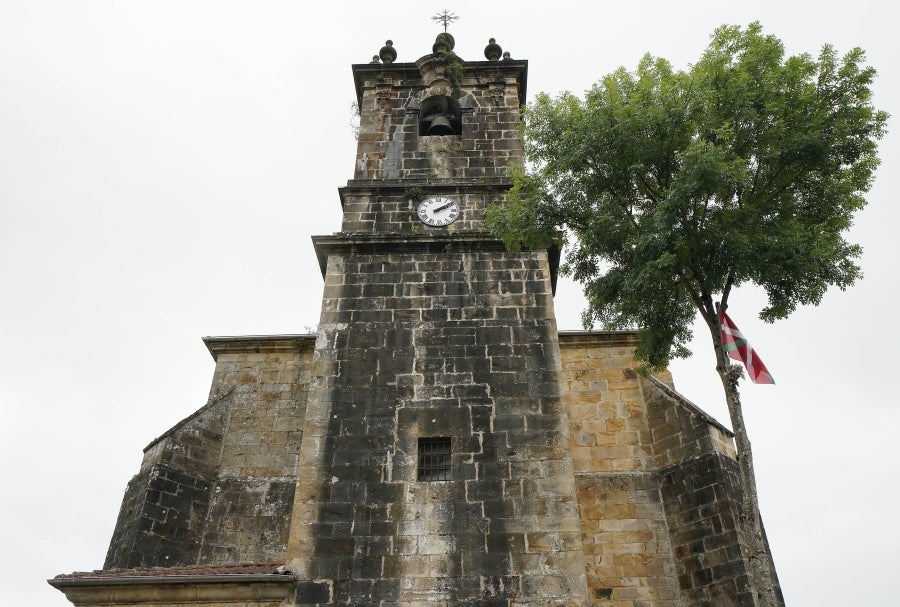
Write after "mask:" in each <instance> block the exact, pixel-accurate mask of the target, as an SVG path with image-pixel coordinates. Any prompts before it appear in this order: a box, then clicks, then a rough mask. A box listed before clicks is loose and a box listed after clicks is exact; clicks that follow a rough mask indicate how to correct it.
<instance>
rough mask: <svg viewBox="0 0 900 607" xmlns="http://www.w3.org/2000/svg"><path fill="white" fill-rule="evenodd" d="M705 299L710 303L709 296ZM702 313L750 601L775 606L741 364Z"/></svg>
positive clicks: (713, 319) (715, 323)
mask: <svg viewBox="0 0 900 607" xmlns="http://www.w3.org/2000/svg"><path fill="white" fill-rule="evenodd" d="M709 303H710V304H712V300H711V299H710V301H709ZM710 308H712V305H710ZM716 309H717V307H716ZM702 315H703V317H704V320H705V321H706V324H707V325H708V326H709V330H710V333H711V334H712V340H713V344H714V345H715V351H716V371H717V372H718V373H719V379H720V380H721V381H722V388H723V389H724V390H725V401H726V402H727V403H728V413H729V415H730V417H731V427H732V429H733V430H734V442H735V446H736V447H737V461H738V468H739V470H740V477H741V489H742V491H741V495H742V499H741V513H740V520H741V527H742V528H743V535H744V538H745V541H746V549H747V554H746V555H745V556H746V557H747V560H748V562H749V566H750V583H751V587H752V591H753V594H754V603H755V604H756V605H758V606H759V607H778V606H779V605H782V603H781V602H780V601H779V599H778V594H777V591H776V589H775V583H774V579H773V575H772V567H773V565H772V557H771V555H770V554H769V550H768V545H767V544H766V539H765V536H764V535H763V528H762V519H761V517H760V514H759V500H758V498H757V492H756V476H755V474H754V472H753V452H752V450H751V449H750V439H749V438H748V437H747V429H746V427H745V426H744V414H743V412H742V410H741V397H740V393H739V392H738V380H739V379H740V377H741V367H739V366H737V365H731V364H730V362H729V360H728V356H727V355H726V354H725V349H724V348H723V347H722V330H721V327H720V325H719V316H718V314H717V313H715V314H707V313H702Z"/></svg>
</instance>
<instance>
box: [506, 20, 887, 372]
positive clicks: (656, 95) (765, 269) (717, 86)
mask: <svg viewBox="0 0 900 607" xmlns="http://www.w3.org/2000/svg"><path fill="white" fill-rule="evenodd" d="M864 61H865V56H864V53H863V51H862V50H861V49H859V48H854V49H853V50H851V51H849V52H848V53H846V54H845V55H844V56H843V57H838V55H837V53H836V52H835V50H834V48H832V47H831V46H829V45H826V46H824V47H823V48H822V50H821V52H820V53H819V55H818V57H816V58H814V57H812V56H810V55H807V54H801V55H796V56H791V57H785V53H784V47H783V44H782V43H781V41H780V40H779V39H778V38H776V37H774V36H771V35H766V34H764V33H763V31H762V28H761V26H760V25H759V23H752V24H750V25H749V26H748V27H746V28H740V27H737V26H722V27H720V28H718V29H717V30H716V31H715V32H714V34H713V36H712V39H711V42H710V44H709V46H708V47H707V49H706V51H705V52H704V53H703V55H702V56H701V58H700V59H699V61H697V62H696V63H695V64H694V65H692V66H690V67H689V68H688V69H686V70H676V69H674V68H673V67H672V65H671V64H670V63H669V62H668V61H666V60H665V59H661V58H656V57H652V56H650V55H646V56H645V57H644V58H643V59H642V60H641V61H640V63H639V64H638V66H637V69H636V70H634V71H628V70H626V69H625V68H620V69H618V70H616V71H615V72H613V73H611V74H609V75H607V76H605V77H604V78H602V79H601V80H600V81H599V82H597V83H596V84H595V85H594V86H593V88H591V89H590V90H589V91H587V92H586V94H585V96H584V98H583V99H581V98H579V97H577V96H575V95H572V94H571V93H564V94H562V95H560V96H558V97H555V98H551V97H550V96H548V95H546V94H541V95H539V96H538V97H537V98H536V99H535V101H534V102H532V103H531V104H530V105H529V106H528V107H527V108H526V112H525V126H524V133H525V137H526V153H527V157H528V158H529V160H530V162H531V163H532V164H531V169H532V170H531V172H529V173H526V171H525V170H524V168H522V167H518V168H514V169H512V176H513V178H514V186H513V188H512V190H511V191H510V192H509V195H508V197H507V202H506V203H505V204H502V205H495V206H492V207H491V208H490V209H489V210H488V222H489V225H490V226H491V229H492V230H493V231H494V233H495V234H497V235H498V236H500V237H501V238H503V239H504V241H505V242H506V243H507V246H508V247H510V248H513V249H516V248H520V247H535V246H541V245H545V244H547V242H548V241H550V240H554V239H557V240H558V239H559V238H560V237H561V235H563V236H562V237H564V238H567V239H568V240H569V241H570V245H571V247H570V251H569V253H568V257H567V261H566V264H565V265H564V267H563V270H564V271H567V272H569V273H571V274H572V275H573V276H574V278H575V279H576V280H577V281H579V282H581V283H582V284H583V285H584V289H585V295H586V297H587V302H588V309H587V310H586V311H585V312H584V320H585V324H586V325H593V324H594V323H595V322H598V321H599V322H600V323H602V324H603V325H604V326H606V327H609V328H625V327H637V328H638V329H639V331H640V338H641V340H640V343H641V345H640V346H639V349H638V352H637V356H638V357H639V358H641V359H642V360H644V361H645V362H647V363H649V365H650V366H651V367H662V366H665V365H666V364H667V363H668V361H669V359H670V358H671V357H673V356H675V357H680V356H686V355H687V354H689V352H688V350H687V347H686V344H687V343H688V341H689V339H690V338H691V325H692V322H693V319H694V317H695V313H696V312H697V311H699V312H700V313H701V315H702V316H703V317H704V319H705V320H706V321H707V323H708V324H709V325H710V328H711V330H712V328H713V326H716V327H717V326H718V325H717V324H716V320H715V319H716V311H715V305H714V302H715V300H717V299H718V300H720V301H721V302H722V304H723V305H727V300H728V295H729V293H730V292H731V290H732V289H733V288H734V287H737V286H740V285H742V284H745V283H753V284H756V285H759V286H760V287H762V288H763V289H764V290H765V292H766V293H767V295H768V304H767V306H766V307H765V308H764V309H763V310H762V311H761V314H760V316H761V317H762V318H763V319H764V320H767V321H770V322H771V321H774V320H776V319H781V318H785V317H787V316H788V315H790V314H791V312H793V311H794V310H795V309H796V307H797V306H798V305H801V304H817V303H819V301H820V300H821V298H822V296H823V295H824V293H825V292H826V290H827V289H828V288H829V287H830V286H836V287H838V288H840V289H845V288H846V287H848V286H850V285H852V284H853V283H854V281H856V280H857V279H858V278H859V277H860V276H861V273H860V268H859V267H858V266H857V265H856V263H855V260H856V259H857V258H858V257H859V255H860V252H861V249H860V247H859V246H858V245H856V244H852V243H850V242H847V240H846V239H845V233H846V231H847V230H848V228H849V227H850V226H851V223H852V220H853V216H854V214H855V213H856V212H857V211H859V210H860V209H862V208H863V207H864V206H865V203H866V201H865V198H864V194H865V192H866V191H867V190H868V189H869V188H870V186H871V184H872V178H873V173H874V170H875V169H876V167H877V166H878V162H879V161H878V157H877V153H876V152H877V150H876V141H877V140H878V139H880V138H881V136H882V135H883V134H884V130H885V123H886V120H887V114H886V113H885V112H883V111H879V110H877V109H876V108H875V107H874V106H873V104H872V101H871V88H870V87H871V85H872V82H873V79H874V78H875V70H874V69H873V68H872V67H868V66H866V65H865V64H864Z"/></svg>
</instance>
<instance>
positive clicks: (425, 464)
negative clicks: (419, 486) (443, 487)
mask: <svg viewBox="0 0 900 607" xmlns="http://www.w3.org/2000/svg"><path fill="white" fill-rule="evenodd" d="M416 478H417V479H418V480H420V481H449V480H450V437H449V436H446V437H439V438H420V439H419V468H418V471H417V474H416Z"/></svg>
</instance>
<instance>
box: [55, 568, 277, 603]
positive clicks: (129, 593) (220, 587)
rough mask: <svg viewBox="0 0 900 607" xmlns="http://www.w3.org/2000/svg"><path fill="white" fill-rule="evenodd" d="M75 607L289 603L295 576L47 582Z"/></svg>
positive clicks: (162, 577)
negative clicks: (98, 606)
mask: <svg viewBox="0 0 900 607" xmlns="http://www.w3.org/2000/svg"><path fill="white" fill-rule="evenodd" d="M47 582H48V583H49V584H50V585H51V586H53V587H54V588H56V589H57V590H59V591H61V592H63V593H64V594H65V595H66V598H67V599H69V601H70V602H71V603H73V604H74V605H85V606H92V605H122V606H126V605H141V604H148V603H149V604H157V605H158V604H167V605H169V604H172V605H177V604H190V605H194V604H200V603H218V602H222V603H226V602H228V603H232V602H236V601H242V603H241V604H242V605H248V606H249V605H254V604H259V605H270V604H271V601H273V600H284V599H287V598H288V596H289V595H290V593H291V591H292V590H293V588H294V576H292V575H281V574H259V573H255V574H224V575H172V576H167V575H159V576H127V575H125V576H121V577H71V578H69V577H58V578H54V579H52V580H48V581H47Z"/></svg>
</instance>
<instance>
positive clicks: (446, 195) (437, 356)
mask: <svg viewBox="0 0 900 607" xmlns="http://www.w3.org/2000/svg"><path fill="white" fill-rule="evenodd" d="M453 46H454V42H453V38H452V36H450V35H449V34H440V35H438V37H437V40H436V41H435V44H434V47H433V49H432V53H431V54H427V55H425V56H424V57H422V58H421V59H419V60H418V61H416V62H415V63H397V62H395V61H394V60H395V58H396V56H397V53H396V51H395V50H394V48H393V46H392V44H391V42H390V41H389V42H388V43H387V44H386V46H385V47H384V48H382V49H381V52H380V56H379V57H376V58H375V59H374V60H373V61H372V62H371V63H368V64H360V65H354V66H353V77H354V80H355V83H356V91H357V101H358V103H359V108H360V129H359V146H358V151H357V156H356V168H355V173H354V178H353V179H351V180H350V181H349V182H348V184H347V185H346V186H345V187H343V188H341V189H340V190H339V192H340V203H341V206H342V208H343V224H342V226H341V231H340V232H337V233H335V234H331V235H327V236H316V237H314V238H313V242H314V245H315V250H316V254H317V257H318V261H319V264H320V265H321V269H322V273H323V276H324V280H325V290H324V297H323V300H322V312H321V318H320V323H319V326H318V331H317V333H316V334H314V335H271V336H250V337H210V338H206V339H205V340H204V341H205V342H206V345H207V347H208V348H209V351H210V353H211V354H212V356H213V358H214V359H215V361H216V369H215V374H214V376H213V382H212V389H211V391H210V398H209V402H208V403H207V404H206V405H205V406H204V407H202V408H201V409H200V410H198V411H197V412H196V413H194V414H193V415H191V416H190V417H188V418H186V419H184V420H182V421H181V422H179V423H178V424H176V425H175V426H174V427H172V428H171V429H170V430H168V431H166V432H165V433H163V434H162V435H161V436H160V437H159V438H157V439H156V440H154V441H153V442H152V443H151V444H150V445H149V446H148V447H147V448H146V449H145V450H144V460H143V463H142V465H141V469H140V471H139V472H138V474H137V475H136V476H135V477H134V478H133V479H132V481H131V482H130V483H129V485H128V488H127V490H126V493H125V497H124V500H123V503H122V508H121V511H120V514H119V519H118V521H117V523H116V527H115V531H114V533H113V538H112V541H111V543H110V547H109V552H108V554H107V558H106V563H105V565H104V569H102V570H98V571H93V572H88V573H74V574H69V575H61V576H57V577H56V578H54V579H53V580H50V583H51V584H52V585H54V586H55V587H57V588H59V589H60V590H61V591H63V592H65V593H66V596H67V597H68V598H69V599H70V600H71V601H72V602H73V603H74V604H76V605H90V606H99V605H153V606H161V605H200V604H203V605H214V606H218V605H240V606H251V605H253V606H277V605H281V606H287V605H312V604H318V605H383V606H386V607H387V606H392V607H393V606H397V607H399V606H406V607H412V606H419V605H424V604H425V603H435V604H440V605H448V606H449V605H453V606H457V605H459V606H462V605H467V606H469V605H472V606H474V605H483V606H488V605H495V606H514V605H515V606H521V607H525V606H538V605H541V606H545V605H567V606H588V605H599V606H613V605H614V606H618V607H626V606H627V607H638V606H650V605H652V606H659V607H663V606H665V607H675V606H679V607H680V606H684V607H687V606H689V605H747V606H750V605H753V601H752V598H751V597H750V594H749V591H748V584H747V571H748V568H747V563H746V559H745V556H744V555H743V550H742V542H741V538H740V534H739V531H738V529H737V516H738V512H737V509H738V507H739V503H740V501H739V489H738V486H739V485H738V472H737V467H736V463H735V460H734V457H735V455H734V447H733V444H732V437H731V434H730V433H729V431H728V430H727V429H726V428H724V427H723V426H721V425H720V424H718V423H717V422H716V421H715V420H713V419H711V418H710V417H709V416H707V415H706V414H705V413H703V412H702V411H700V410H699V409H697V408H696V407H695V406H694V405H692V404H691V403H690V402H689V401H687V400H686V399H684V398H683V397H682V396H680V395H679V394H678V393H677V392H675V390H674V388H673V385H672V381H671V378H670V377H669V376H668V375H663V376H661V377H658V378H655V377H641V376H639V375H638V373H637V372H636V363H635V361H634V360H633V356H632V353H633V350H634V347H635V345H636V336H635V334H634V333H631V332H615V333H610V332H559V331H558V330H557V327H556V321H555V319H554V311H553V291H554V286H555V277H556V266H557V262H558V256H559V253H558V251H554V250H550V251H523V252H517V253H512V252H507V251H505V250H504V248H503V246H502V244H501V243H500V242H498V241H497V240H496V239H494V238H492V237H491V235H490V234H489V233H488V232H487V230H486V228H485V225H484V211H485V208H486V207H487V206H488V205H490V204H492V203H497V202H502V200H503V199H504V194H505V192H506V191H507V190H508V188H509V187H510V180H509V179H508V178H507V176H506V168H507V167H508V166H509V165H510V164H511V163H522V162H523V143H522V140H521V136H520V133H519V130H518V127H519V120H520V114H519V108H520V107H521V106H522V105H523V104H524V102H525V86H526V76H527V62H526V61H523V60H514V59H510V58H509V55H508V54H506V55H502V51H501V49H500V47H499V46H498V45H497V44H495V43H494V41H493V40H491V42H490V44H489V45H488V47H487V48H486V49H485V56H486V58H487V60H486V61H463V60H461V59H460V58H458V57H457V55H456V54H455V53H454V52H453Z"/></svg>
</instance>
